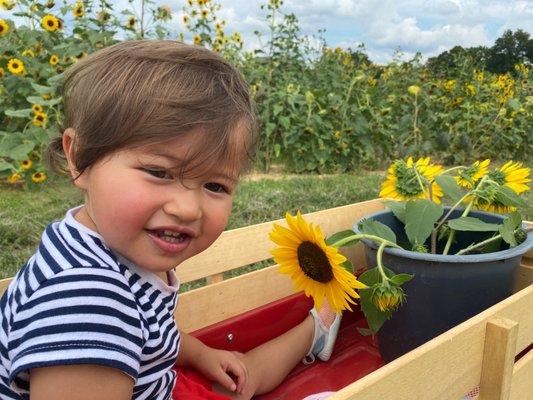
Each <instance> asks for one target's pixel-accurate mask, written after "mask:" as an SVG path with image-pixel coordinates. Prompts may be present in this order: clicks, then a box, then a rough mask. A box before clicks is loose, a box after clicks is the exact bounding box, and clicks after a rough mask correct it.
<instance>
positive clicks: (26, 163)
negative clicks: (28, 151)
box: [20, 160, 33, 171]
mask: <svg viewBox="0 0 533 400" xmlns="http://www.w3.org/2000/svg"><path fill="white" fill-rule="evenodd" d="M32 164H33V163H32V162H31V160H24V161H22V162H21V163H20V166H21V168H22V169H23V170H25V171H27V170H29V169H30V168H31V166H32Z"/></svg>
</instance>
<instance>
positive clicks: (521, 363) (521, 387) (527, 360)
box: [509, 327, 533, 400]
mask: <svg viewBox="0 0 533 400" xmlns="http://www.w3.org/2000/svg"><path fill="white" fill-rule="evenodd" d="M529 329H533V327H529ZM532 377H533V350H530V351H529V352H528V353H527V354H526V355H525V356H523V357H522V358H521V359H520V360H518V361H517V362H516V364H515V366H514V369H513V380H512V383H511V394H510V396H509V399H510V400H533V389H531V387H532V383H531V380H532Z"/></svg>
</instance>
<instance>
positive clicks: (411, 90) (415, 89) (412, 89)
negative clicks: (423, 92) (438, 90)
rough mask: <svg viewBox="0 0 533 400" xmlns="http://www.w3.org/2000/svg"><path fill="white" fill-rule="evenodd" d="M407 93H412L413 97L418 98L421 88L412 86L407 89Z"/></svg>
mask: <svg viewBox="0 0 533 400" xmlns="http://www.w3.org/2000/svg"><path fill="white" fill-rule="evenodd" d="M407 91H408V92H409V93H411V94H412V95H413V96H418V93H420V87H419V86H416V85H412V86H409V87H408V88H407Z"/></svg>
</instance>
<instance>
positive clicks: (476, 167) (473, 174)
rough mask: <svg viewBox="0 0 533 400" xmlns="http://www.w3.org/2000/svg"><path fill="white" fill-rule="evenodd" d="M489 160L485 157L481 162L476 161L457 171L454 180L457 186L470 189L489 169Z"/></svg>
mask: <svg viewBox="0 0 533 400" xmlns="http://www.w3.org/2000/svg"><path fill="white" fill-rule="evenodd" d="M489 164H490V160H489V159H486V160H483V161H481V162H479V161H476V162H475V163H474V164H472V165H471V166H470V167H468V168H465V169H463V170H461V171H460V172H459V174H458V175H457V176H456V177H455V181H456V182H457V184H458V185H459V186H462V187H464V188H466V189H472V188H473V187H474V185H475V184H476V183H477V182H478V181H479V180H480V179H481V178H483V177H484V176H485V175H487V172H488V171H489V168H488V167H489Z"/></svg>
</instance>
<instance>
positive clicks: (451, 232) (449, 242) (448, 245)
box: [442, 199, 474, 255]
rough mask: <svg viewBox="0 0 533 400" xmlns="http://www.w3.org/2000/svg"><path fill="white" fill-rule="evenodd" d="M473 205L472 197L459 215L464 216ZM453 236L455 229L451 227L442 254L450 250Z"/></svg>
mask: <svg viewBox="0 0 533 400" xmlns="http://www.w3.org/2000/svg"><path fill="white" fill-rule="evenodd" d="M473 206H474V199H472V200H470V203H468V206H466V208H465V210H464V211H463V213H462V214H461V217H466V216H467V215H468V213H469V212H470V210H471V209H472V207H473ZM454 238H455V229H452V230H451V231H450V236H448V241H447V242H446V246H445V247H444V251H443V252H442V255H446V254H448V252H449V251H450V246H451V245H452V242H453V239H454Z"/></svg>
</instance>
